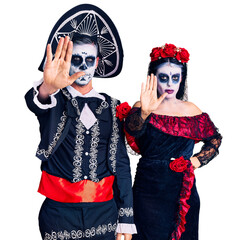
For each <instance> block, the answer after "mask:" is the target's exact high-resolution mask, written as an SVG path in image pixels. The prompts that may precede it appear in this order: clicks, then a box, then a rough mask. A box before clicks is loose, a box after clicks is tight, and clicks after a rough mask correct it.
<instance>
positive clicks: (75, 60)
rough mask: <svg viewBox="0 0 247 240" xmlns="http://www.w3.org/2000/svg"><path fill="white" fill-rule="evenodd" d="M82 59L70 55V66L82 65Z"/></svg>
mask: <svg viewBox="0 0 247 240" xmlns="http://www.w3.org/2000/svg"><path fill="white" fill-rule="evenodd" d="M82 61H83V59H82V57H81V56H78V55H72V58H71V64H73V65H74V66H80V65H81V64H82Z"/></svg>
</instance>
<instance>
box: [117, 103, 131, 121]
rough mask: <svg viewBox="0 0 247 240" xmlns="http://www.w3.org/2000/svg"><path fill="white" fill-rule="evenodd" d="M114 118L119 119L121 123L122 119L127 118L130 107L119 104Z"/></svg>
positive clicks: (126, 104)
mask: <svg viewBox="0 0 247 240" xmlns="http://www.w3.org/2000/svg"><path fill="white" fill-rule="evenodd" d="M116 110H117V112H116V117H118V118H119V120H120V121H122V120H123V119H124V118H126V117H127V116H128V113H129V111H130V110H131V106H130V105H129V104H128V103H127V102H124V103H121V104H120V105H118V106H117V107H116Z"/></svg>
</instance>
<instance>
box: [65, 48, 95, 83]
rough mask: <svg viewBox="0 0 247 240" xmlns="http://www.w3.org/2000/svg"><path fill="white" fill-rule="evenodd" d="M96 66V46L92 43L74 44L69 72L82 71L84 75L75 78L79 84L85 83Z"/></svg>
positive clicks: (71, 73)
mask: <svg viewBox="0 0 247 240" xmlns="http://www.w3.org/2000/svg"><path fill="white" fill-rule="evenodd" d="M96 68H97V48H96V46H95V45H93V44H76V43H75V44H74V46H73V53H72V58H71V66H70V71H69V74H70V75H73V74H74V73H76V72H81V71H83V72H84V73H85V75H84V76H82V77H79V78H78V79H76V80H75V83H76V84H77V85H79V86H84V85H87V84H88V83H89V82H90V81H91V80H92V78H93V76H94V72H95V69H96Z"/></svg>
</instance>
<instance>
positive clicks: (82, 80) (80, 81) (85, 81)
mask: <svg viewBox="0 0 247 240" xmlns="http://www.w3.org/2000/svg"><path fill="white" fill-rule="evenodd" d="M90 80H91V79H85V78H83V77H80V78H78V79H76V80H75V84H76V85H78V86H85V85H87V84H88V83H89V82H90Z"/></svg>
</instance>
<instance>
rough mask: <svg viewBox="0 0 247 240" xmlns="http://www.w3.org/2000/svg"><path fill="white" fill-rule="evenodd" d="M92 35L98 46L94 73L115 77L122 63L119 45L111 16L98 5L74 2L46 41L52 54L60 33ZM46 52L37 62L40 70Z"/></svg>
mask: <svg viewBox="0 0 247 240" xmlns="http://www.w3.org/2000/svg"><path fill="white" fill-rule="evenodd" d="M78 34H79V35H82V36H87V37H91V38H94V39H95V38H96V39H97V43H98V46H99V63H98V68H97V69H96V71H95V75H94V77H100V78H106V77H115V76H117V75H118V74H119V73H120V72H121V70H122V65H123V49H122V43H121V40H120V37H119V34H118V31H117V29H116V27H115V25H114V23H113V22H112V20H111V19H110V18H109V17H108V16H107V14H106V13H105V12H103V11H102V10H101V9H100V8H98V7H96V6H94V5H90V4H82V5H78V6H76V7H74V8H72V9H71V10H69V11H68V12H66V13H65V14H64V15H63V16H62V17H61V18H60V19H59V20H58V22H57V23H56V24H55V26H54V27H53V29H52V31H51V33H50V36H49V39H48V41H47V44H48V43H50V44H51V47H52V53H53V54H55V51H56V48H57V44H58V41H59V39H60V38H61V37H65V36H69V37H70V39H71V40H72V41H73V36H74V35H77V36H78ZM45 60H46V52H45V55H44V58H43V60H42V62H41V64H40V66H39V70H40V71H42V72H43V70H44V65H45Z"/></svg>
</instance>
